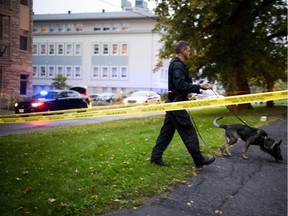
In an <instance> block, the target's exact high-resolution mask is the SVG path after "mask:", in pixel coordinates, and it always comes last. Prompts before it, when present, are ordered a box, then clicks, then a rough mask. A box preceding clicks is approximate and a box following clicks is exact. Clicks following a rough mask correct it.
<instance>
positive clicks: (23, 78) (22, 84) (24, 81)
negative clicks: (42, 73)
mask: <svg viewBox="0 0 288 216" xmlns="http://www.w3.org/2000/svg"><path fill="white" fill-rule="evenodd" d="M27 83H28V75H23V74H21V75H20V95H26V94H27Z"/></svg>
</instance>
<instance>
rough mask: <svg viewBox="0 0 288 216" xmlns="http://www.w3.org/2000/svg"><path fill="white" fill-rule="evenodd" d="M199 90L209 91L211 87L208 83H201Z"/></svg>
mask: <svg viewBox="0 0 288 216" xmlns="http://www.w3.org/2000/svg"><path fill="white" fill-rule="evenodd" d="M200 88H201V89H203V90H207V89H211V85H210V84H209V83H201V84H200Z"/></svg>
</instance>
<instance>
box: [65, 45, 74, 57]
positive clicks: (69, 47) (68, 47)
mask: <svg viewBox="0 0 288 216" xmlns="http://www.w3.org/2000/svg"><path fill="white" fill-rule="evenodd" d="M65 52H66V55H73V45H72V44H66V48H65Z"/></svg>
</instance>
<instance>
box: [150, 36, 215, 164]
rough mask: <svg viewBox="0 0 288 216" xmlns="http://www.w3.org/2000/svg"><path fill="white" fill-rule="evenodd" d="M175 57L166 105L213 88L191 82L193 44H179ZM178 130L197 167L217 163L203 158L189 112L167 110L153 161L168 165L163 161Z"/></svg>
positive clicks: (170, 67) (169, 71)
mask: <svg viewBox="0 0 288 216" xmlns="http://www.w3.org/2000/svg"><path fill="white" fill-rule="evenodd" d="M175 53H176V56H175V57H174V58H173V59H172V60H171V62H170V65H169V69H168V99H167V101H166V102H167V103H170V102H178V101H187V100H188V97H187V95H188V94H189V93H199V92H200V89H203V90H207V89H209V88H210V85H209V84H208V83H202V84H200V85H194V84H192V83H191V80H192V79H191V77H189V73H188V68H187V66H186V65H185V63H184V62H185V61H186V60H188V58H189V55H190V45H189V43H188V42H186V41H179V42H177V43H176V46H175ZM175 130H177V131H178V133H179V135H180V137H181V139H182V141H183V142H184V144H185V146H186V148H187V150H188V152H189V153H190V155H191V156H192V158H193V160H194V163H195V165H196V166H197V167H198V168H200V167H202V166H204V165H209V164H211V163H213V162H214V160H215V157H210V158H204V157H203V155H202V153H201V152H200V147H199V141H198V137H197V134H196V131H195V128H194V127H193V125H192V123H191V120H190V116H189V114H188V112H187V111H186V110H176V111H167V112H166V115H165V119H164V124H163V126H162V128H161V130H160V134H159V136H158V138H157V141H156V145H155V146H154V148H153V150H152V154H151V159H150V162H151V163H152V164H157V165H160V166H169V165H170V164H169V163H166V162H164V161H163V160H162V155H163V153H164V151H165V149H166V148H167V147H168V145H169V144H170V142H171V140H172V138H173V135H174V133H175Z"/></svg>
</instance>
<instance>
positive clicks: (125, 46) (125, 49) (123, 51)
mask: <svg viewBox="0 0 288 216" xmlns="http://www.w3.org/2000/svg"><path fill="white" fill-rule="evenodd" d="M121 55H128V44H127V43H123V44H121Z"/></svg>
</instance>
